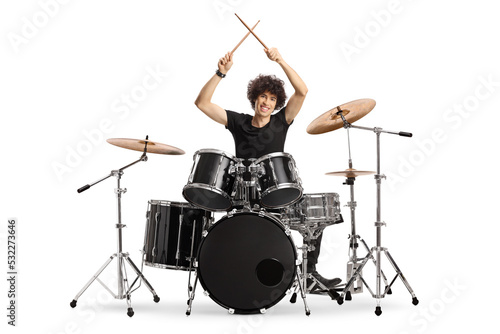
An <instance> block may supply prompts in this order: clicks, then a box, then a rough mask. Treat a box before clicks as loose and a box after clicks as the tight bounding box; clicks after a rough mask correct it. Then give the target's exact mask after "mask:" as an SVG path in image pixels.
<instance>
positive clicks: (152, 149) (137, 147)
mask: <svg viewBox="0 0 500 334" xmlns="http://www.w3.org/2000/svg"><path fill="white" fill-rule="evenodd" d="M106 141H107V142H108V143H110V144H112V145H115V146H118V147H123V148H126V149H129V150H134V151H140V152H144V146H145V144H146V142H147V143H148V146H147V152H148V153H157V154H169V155H181V154H184V153H186V152H184V151H183V150H181V149H180V148H177V147H174V146H170V145H166V144H162V143H157V142H154V141H151V140H144V139H129V138H110V139H107V140H106Z"/></svg>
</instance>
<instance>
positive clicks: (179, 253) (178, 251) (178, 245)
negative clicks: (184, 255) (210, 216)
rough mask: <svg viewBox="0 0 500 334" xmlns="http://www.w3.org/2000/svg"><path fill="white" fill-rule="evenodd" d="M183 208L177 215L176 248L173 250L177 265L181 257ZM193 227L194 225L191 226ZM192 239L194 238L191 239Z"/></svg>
mask: <svg viewBox="0 0 500 334" xmlns="http://www.w3.org/2000/svg"><path fill="white" fill-rule="evenodd" d="M182 210H183V208H181V214H180V215H179V231H178V232H177V248H176V250H175V260H176V261H175V263H176V266H178V265H179V259H180V258H181V250H180V244H181V231H182V219H183V217H184V215H183V214H182ZM193 228H194V226H193ZM192 240H194V239H192Z"/></svg>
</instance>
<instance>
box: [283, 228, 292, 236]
mask: <svg viewBox="0 0 500 334" xmlns="http://www.w3.org/2000/svg"><path fill="white" fill-rule="evenodd" d="M291 233H292V232H291V231H290V228H289V227H288V226H287V227H286V228H285V234H286V235H287V237H288V236H290V234H291Z"/></svg>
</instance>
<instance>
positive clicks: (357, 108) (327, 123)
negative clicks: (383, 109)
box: [307, 99, 375, 135]
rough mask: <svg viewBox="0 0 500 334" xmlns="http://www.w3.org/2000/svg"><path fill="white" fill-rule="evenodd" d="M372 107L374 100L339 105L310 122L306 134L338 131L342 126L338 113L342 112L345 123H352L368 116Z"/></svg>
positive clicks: (361, 100) (360, 100)
mask: <svg viewBox="0 0 500 334" xmlns="http://www.w3.org/2000/svg"><path fill="white" fill-rule="evenodd" d="M374 107H375V100H372V99H359V100H354V101H351V102H347V103H344V104H341V105H340V106H337V107H335V108H333V109H331V110H328V111H327V112H325V113H324V114H322V115H320V116H319V117H318V118H316V119H315V120H314V121H312V122H311V124H309V126H308V127H307V133H309V134H312V135H317V134H320V133H325V132H329V131H333V130H337V129H340V128H342V127H343V126H344V122H343V121H342V117H340V115H339V114H338V113H339V112H342V115H344V118H345V119H346V121H347V122H349V123H354V122H356V121H357V120H358V119H360V118H361V117H363V116H365V115H366V114H368V113H369V112H370V111H371V110H372V109H373V108H374Z"/></svg>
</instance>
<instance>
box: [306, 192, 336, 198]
mask: <svg viewBox="0 0 500 334" xmlns="http://www.w3.org/2000/svg"><path fill="white" fill-rule="evenodd" d="M315 196H317V197H319V196H325V197H333V198H339V194H338V193H313V194H310V193H307V194H304V197H307V198H311V197H315Z"/></svg>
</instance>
